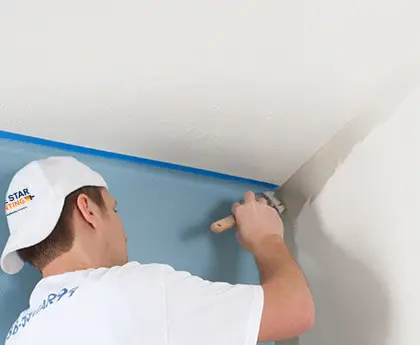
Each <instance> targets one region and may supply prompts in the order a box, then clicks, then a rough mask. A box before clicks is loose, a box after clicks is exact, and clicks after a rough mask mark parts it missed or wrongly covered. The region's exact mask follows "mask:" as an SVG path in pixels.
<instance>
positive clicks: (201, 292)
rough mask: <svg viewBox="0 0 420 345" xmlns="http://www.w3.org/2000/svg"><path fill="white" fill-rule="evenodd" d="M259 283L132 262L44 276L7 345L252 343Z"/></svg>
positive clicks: (256, 324)
mask: <svg viewBox="0 0 420 345" xmlns="http://www.w3.org/2000/svg"><path fill="white" fill-rule="evenodd" d="M263 298H264V297H263V291H262V288H261V287H260V286H258V285H230V284H227V283H219V282H209V281H205V280H203V279H201V278H199V277H196V276H192V275H191V274H189V273H187V272H182V271H175V270H174V269H173V268H171V267H170V266H167V265H161V264H148V265H141V264H139V263H137V262H130V263H128V264H126V265H124V266H117V267H113V268H110V269H107V268H99V269H90V270H84V271H76V272H70V273H65V274H61V275H57V276H51V277H47V278H44V279H42V280H41V281H40V282H39V283H38V284H37V286H36V287H35V289H34V291H33V292H32V295H31V297H30V301H29V304H30V307H29V309H28V310H26V311H24V312H23V313H21V315H20V316H19V318H18V319H17V320H16V322H15V323H14V324H13V325H12V327H11V328H10V331H9V333H8V334H7V340H6V345H28V344H37V345H38V344H39V345H40V344H42V345H53V344H54V345H56V344H60V345H75V344H81V345H85V344H86V345H93V344H101V345H131V344H133V345H134V344H135V345H197V344H200V345H207V344H208V345H251V344H252V345H255V344H256V343H257V337H258V330H259V326H260V320H261V313H262V307H263Z"/></svg>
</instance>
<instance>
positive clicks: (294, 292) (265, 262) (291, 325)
mask: <svg viewBox="0 0 420 345" xmlns="http://www.w3.org/2000/svg"><path fill="white" fill-rule="evenodd" d="M254 256H255V261H256V263H257V266H258V270H259V272H260V281H261V285H262V287H263V291H264V307H263V313H262V317H261V324H260V331H259V335H258V340H259V341H260V342H266V341H275V340H281V339H289V338H293V337H295V336H298V335H300V334H302V333H304V332H306V331H307V330H309V329H310V328H312V326H313V323H314V304H313V300H312V297H311V293H310V291H309V288H308V286H307V284H306V282H305V278H304V277H303V274H302V272H301V271H300V269H299V268H298V266H297V265H296V263H295V262H294V260H293V258H292V256H291V254H290V252H289V251H288V249H287V247H286V245H285V244H284V242H283V239H282V238H281V237H280V236H276V235H272V236H270V237H267V238H266V240H265V241H263V243H261V245H260V246H259V248H258V250H257V251H256V252H255V253H254Z"/></svg>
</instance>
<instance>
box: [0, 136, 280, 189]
mask: <svg viewBox="0 0 420 345" xmlns="http://www.w3.org/2000/svg"><path fill="white" fill-rule="evenodd" d="M0 139H8V140H15V141H20V142H24V143H29V144H35V145H41V146H47V147H51V148H55V149H60V150H65V151H71V152H77V153H82V154H90V155H93V156H99V157H105V158H111V159H117V160H122V161H127V162H133V163H138V164H145V165H150V166H155V167H158V168H165V169H172V170H177V171H182V172H187V173H193V174H198V175H202V176H208V177H215V178H219V179H223V180H230V181H236V182H242V183H250V184H254V185H257V186H260V187H263V188H265V189H267V190H274V189H277V188H278V187H279V186H277V185H275V184H272V183H268V182H263V181H257V180H253V179H248V178H244V177H238V176H233V175H228V174H222V173H218V172H214V171H210V170H204V169H198V168H193V167H188V166H183V165H178V164H173V163H167V162H161V161H156V160H152V159H147V158H140V157H136V156H131V155H126V154H122V153H116V152H110V151H105V150H98V149H92V148H89V147H84V146H79V145H73V144H66V143H63V142H59V141H54V140H49V139H42V138H37V137H32V136H29V135H23V134H17V133H12V132H7V131H2V130H0Z"/></svg>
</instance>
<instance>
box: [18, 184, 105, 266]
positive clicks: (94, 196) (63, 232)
mask: <svg viewBox="0 0 420 345" xmlns="http://www.w3.org/2000/svg"><path fill="white" fill-rule="evenodd" d="M81 194H86V195H87V196H88V197H89V199H91V200H92V201H93V202H94V203H95V204H97V205H98V206H99V207H101V208H105V201H104V199H103V196H102V191H101V188H100V187H93V186H85V187H82V188H79V189H77V190H75V191H74V192H72V193H70V194H69V195H68V196H67V197H66V199H65V201H64V206H63V209H62V211H61V214H60V218H59V219H58V222H57V224H56V226H55V227H54V229H53V231H52V232H51V234H50V235H49V236H48V237H47V238H46V239H45V240H43V241H42V242H40V243H38V244H35V245H34V246H31V247H27V248H23V249H20V250H18V255H19V257H20V258H21V259H22V260H23V261H25V262H29V263H30V264H31V265H32V266H34V267H35V268H37V269H39V270H42V269H43V268H44V267H45V266H46V265H47V264H49V263H50V262H51V261H53V260H54V259H55V258H57V257H58V256H60V255H62V254H64V253H67V252H68V251H69V250H70V249H71V248H72V246H73V241H74V229H73V221H72V216H73V212H74V210H75V208H76V202H77V198H78V197H79V195H81Z"/></svg>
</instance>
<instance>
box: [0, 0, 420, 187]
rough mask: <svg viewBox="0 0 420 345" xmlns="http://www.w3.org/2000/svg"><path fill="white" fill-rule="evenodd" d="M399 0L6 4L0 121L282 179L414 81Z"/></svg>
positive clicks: (417, 49) (3, 125)
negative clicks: (386, 93)
mask: <svg viewBox="0 0 420 345" xmlns="http://www.w3.org/2000/svg"><path fill="white" fill-rule="evenodd" d="M419 9H420V6H419V5H418V2H416V1H414V0H413V1H408V0H399V1H384V0H354V1H344V0H319V1H313V0H295V1H279V0H272V1H258V0H253V1H244V0H241V1H237V0H230V1H225V0H224V1H220V0H213V1H186V0H179V1H170V0H167V1H164V0H160V1H139V0H138V1H125V0H120V1H104V0H100V1H99V0H84V1H71V2H62V1H55V0H51V1H37V2H33V1H29V0H25V1H19V2H16V1H10V2H9V1H7V2H6V1H1V2H0V129H3V130H8V131H14V132H18V133H23V134H29V135H34V136H39V137H44V138H48V139H53V140H59V141H65V142H69V143H73V144H80V145H85V146H89V147H94V148H99V149H106V150H112V151H116V152H119V153H125V154H131V155H136V156H140V157H146V158H152V159H157V160H162V161H169V162H173V163H177V164H184V165H188V166H194V167H199V168H204V169H210V170H215V171H219V172H224V173H229V174H234V175H239V176H244V177H248V178H254V179H258V180H265V181H269V182H274V183H281V182H283V181H284V180H285V179H286V178H287V177H288V176H289V175H290V174H291V173H293V172H294V171H295V170H296V169H297V168H298V167H299V166H300V165H302V164H303V163H304V162H305V161H306V160H307V159H308V158H309V157H310V156H311V155H313V154H314V153H315V152H316V151H317V150H318V149H319V148H320V147H321V146H322V145H323V144H325V143H326V141H327V140H328V139H329V138H330V137H331V136H332V135H333V134H334V133H335V132H336V131H337V130H338V129H340V128H341V127H342V126H343V125H344V124H345V123H346V122H347V121H349V120H350V119H351V118H353V117H354V116H356V115H358V114H359V113H360V112H361V111H363V109H364V108H365V107H366V104H368V103H369V102H372V100H374V99H377V97H378V94H381V92H382V90H383V89H384V88H387V87H389V86H390V85H394V86H395V85H398V83H406V82H410V81H412V80H414V76H415V75H417V72H418V71H419V70H420V69H419V62H420V59H419V58H420V40H419V37H420V21H419V20H418V13H419Z"/></svg>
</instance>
